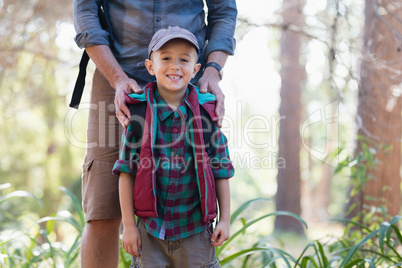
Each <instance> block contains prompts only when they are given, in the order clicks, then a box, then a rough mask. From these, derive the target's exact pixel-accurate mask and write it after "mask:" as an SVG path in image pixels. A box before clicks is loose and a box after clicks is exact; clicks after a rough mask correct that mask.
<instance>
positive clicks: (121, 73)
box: [74, 0, 237, 267]
mask: <svg viewBox="0 0 402 268" xmlns="http://www.w3.org/2000/svg"><path fill="white" fill-rule="evenodd" d="M206 2H207V8H208V15H207V16H206V15H205V13H204V2H203V1H202V0H187V1H174V0H172V1H161V0H155V1H138V0H125V1H122V0H110V1H101V0H74V23H75V27H76V31H77V36H76V38H75V40H76V42H77V44H78V46H79V47H81V48H82V47H85V49H86V51H87V53H88V55H89V56H90V57H91V59H92V60H93V62H94V63H95V65H96V67H97V70H96V71H95V74H94V77H93V85H92V93H91V109H90V114H89V122H88V130H87V136H88V137H87V141H88V148H87V152H86V156H85V161H84V165H83V185H82V192H83V207H84V211H85V213H86V221H87V226H86V229H85V232H84V235H83V241H82V250H81V259H82V267H117V265H118V250H119V226H120V221H121V213H120V207H119V198H118V181H117V180H116V179H115V178H114V175H112V172H111V170H112V168H113V164H114V163H115V161H116V160H117V159H118V150H119V146H118V142H117V140H118V137H119V136H120V130H119V123H118V122H116V120H115V116H114V114H115V115H116V116H117V118H118V121H119V122H120V124H121V125H122V126H123V127H127V126H128V124H129V119H130V111H129V109H128V108H127V106H126V104H125V98H124V94H125V93H132V92H135V93H140V92H142V87H143V86H144V85H145V84H146V83H148V82H150V81H152V80H154V77H152V76H150V75H149V74H148V71H147V69H146V68H145V66H144V61H145V59H146V58H147V51H148V43H149V42H150V40H151V38H152V36H153V34H154V33H155V32H156V31H158V30H159V29H162V28H167V27H168V26H180V27H182V28H185V29H187V30H189V31H190V32H192V33H193V34H194V35H195V36H196V37H197V41H198V43H199V45H200V53H199V59H198V62H199V63H201V64H202V69H204V72H200V73H199V75H197V76H196V77H195V78H194V79H193V80H192V81H191V82H192V83H196V84H197V85H198V86H199V87H200V91H201V92H204V93H205V92H207V91H211V92H212V93H213V94H214V95H215V96H216V98H217V106H216V110H215V112H216V114H217V116H218V117H219V118H220V120H219V121H218V126H221V124H222V119H223V115H224V103H223V102H224V95H223V93H222V91H221V89H220V87H219V85H218V83H219V81H220V80H221V79H222V67H224V65H225V63H226V59H227V57H228V55H231V54H233V53H234V47H235V40H234V38H233V35H234V29H235V23H236V16H237V9H236V3H235V0H207V1H206ZM101 8H102V10H103V12H104V15H105V16H104V17H105V21H106V22H107V23H106V24H107V26H108V27H107V28H108V30H105V29H103V28H102V27H101V21H102V20H101V19H100V14H102V13H101V12H99V11H100V9H101ZM205 20H207V23H208V25H206V24H205ZM113 103H114V106H113Z"/></svg>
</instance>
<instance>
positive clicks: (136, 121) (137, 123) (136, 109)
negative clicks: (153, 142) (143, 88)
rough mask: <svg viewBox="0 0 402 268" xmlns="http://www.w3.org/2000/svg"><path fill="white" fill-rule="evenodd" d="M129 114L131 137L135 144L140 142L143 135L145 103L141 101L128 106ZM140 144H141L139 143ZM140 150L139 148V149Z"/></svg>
mask: <svg viewBox="0 0 402 268" xmlns="http://www.w3.org/2000/svg"><path fill="white" fill-rule="evenodd" d="M128 108H129V109H130V113H131V124H132V127H133V131H134V132H133V135H134V138H135V141H136V142H141V140H142V135H143V133H144V123H145V113H146V111H147V102H146V101H143V102H140V103H136V104H130V105H129V106H128ZM140 144H141V143H140ZM139 149H140V148H139Z"/></svg>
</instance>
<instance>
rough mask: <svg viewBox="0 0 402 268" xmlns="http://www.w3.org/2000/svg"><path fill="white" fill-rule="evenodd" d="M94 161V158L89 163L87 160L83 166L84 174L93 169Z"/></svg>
mask: <svg viewBox="0 0 402 268" xmlns="http://www.w3.org/2000/svg"><path fill="white" fill-rule="evenodd" d="M94 160H95V159H94V158H90V159H89V160H88V161H87V160H86V159H85V161H84V164H82V171H83V173H85V172H88V171H89V170H90V169H91V167H92V164H93V163H94Z"/></svg>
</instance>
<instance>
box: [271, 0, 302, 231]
mask: <svg viewBox="0 0 402 268" xmlns="http://www.w3.org/2000/svg"><path fill="white" fill-rule="evenodd" d="M302 10H303V0H284V2H283V25H284V26H283V31H282V36H281V58H280V61H281V64H282V68H281V72H280V74H281V78H282V87H281V92H280V95H281V104H280V107H279V113H280V116H281V117H282V116H283V117H284V119H283V120H281V121H280V127H279V129H280V135H279V152H278V159H284V160H285V165H283V164H282V165H281V166H279V165H278V190H277V194H276V209H277V210H278V211H279V210H281V211H283V210H285V211H290V212H293V213H296V214H298V215H300V213H301V205H300V192H301V189H300V188H301V187H300V184H301V182H300V156H299V152H300V130H299V128H300V117H301V88H302V80H303V77H304V71H303V70H304V69H303V68H302V67H301V66H300V64H299V58H300V34H299V33H296V32H294V31H290V30H289V27H294V26H296V27H301V25H302V22H303V11H302ZM275 230H277V231H291V232H297V233H304V230H303V226H302V224H301V223H300V222H299V221H298V220H296V219H294V218H290V217H286V216H278V217H277V218H276V220H275Z"/></svg>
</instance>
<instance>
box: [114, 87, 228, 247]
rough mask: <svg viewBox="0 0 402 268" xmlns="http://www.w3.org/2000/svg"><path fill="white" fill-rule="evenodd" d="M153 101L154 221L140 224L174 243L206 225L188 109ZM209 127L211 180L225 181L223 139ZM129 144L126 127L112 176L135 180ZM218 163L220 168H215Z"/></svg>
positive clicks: (130, 137)
mask: <svg viewBox="0 0 402 268" xmlns="http://www.w3.org/2000/svg"><path fill="white" fill-rule="evenodd" d="M187 95H188V92H187V93H186V97H187ZM154 98H155V101H156V105H157V115H158V129H157V133H156V144H155V147H154V154H155V165H156V167H157V169H156V196H157V212H158V217H156V218H151V217H149V218H144V223H145V226H146V229H147V232H148V233H149V234H151V235H152V236H155V237H157V238H160V239H166V240H171V241H174V240H178V239H183V238H185V237H189V236H191V235H194V234H196V233H199V232H201V231H202V230H203V229H205V228H207V227H208V223H206V222H203V221H202V211H201V206H200V195H199V189H198V184H197V180H196V174H195V172H196V171H195V164H194V159H193V149H192V146H191V144H190V142H191V141H189V140H188V138H187V133H186V130H187V129H186V126H187V124H188V122H189V119H191V116H192V115H191V111H190V108H188V107H187V104H185V101H183V103H182V104H181V105H180V106H179V107H178V108H177V110H176V111H173V110H172V109H171V108H170V106H169V105H168V104H167V103H166V102H165V101H164V100H163V99H162V97H161V96H160V95H159V93H158V92H157V91H155V93H154ZM213 127H214V128H215V131H216V132H213V133H214V134H213V135H212V136H211V137H212V138H211V139H212V140H211V143H212V144H213V156H212V158H213V161H211V169H212V172H213V174H214V177H215V178H224V179H228V178H230V177H232V176H233V174H234V169H233V166H232V164H231V163H230V160H229V151H228V148H227V141H226V137H225V136H224V135H223V134H222V132H221V131H220V130H219V128H217V127H216V126H215V125H214V126H213ZM133 143H135V139H134V136H133V134H132V128H131V125H129V127H128V128H127V129H126V131H125V132H124V134H123V137H122V147H121V148H120V157H119V160H118V161H117V162H116V164H115V166H114V168H113V172H114V173H115V174H118V173H120V172H125V173H129V174H131V175H133V176H135V174H136V165H133V164H132V163H133V158H134V155H135V154H136V152H137V149H136V148H135V146H130V144H133ZM220 160H222V161H220ZM137 161H138V160H137ZM221 162H222V164H221V165H217V164H216V163H221Z"/></svg>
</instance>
